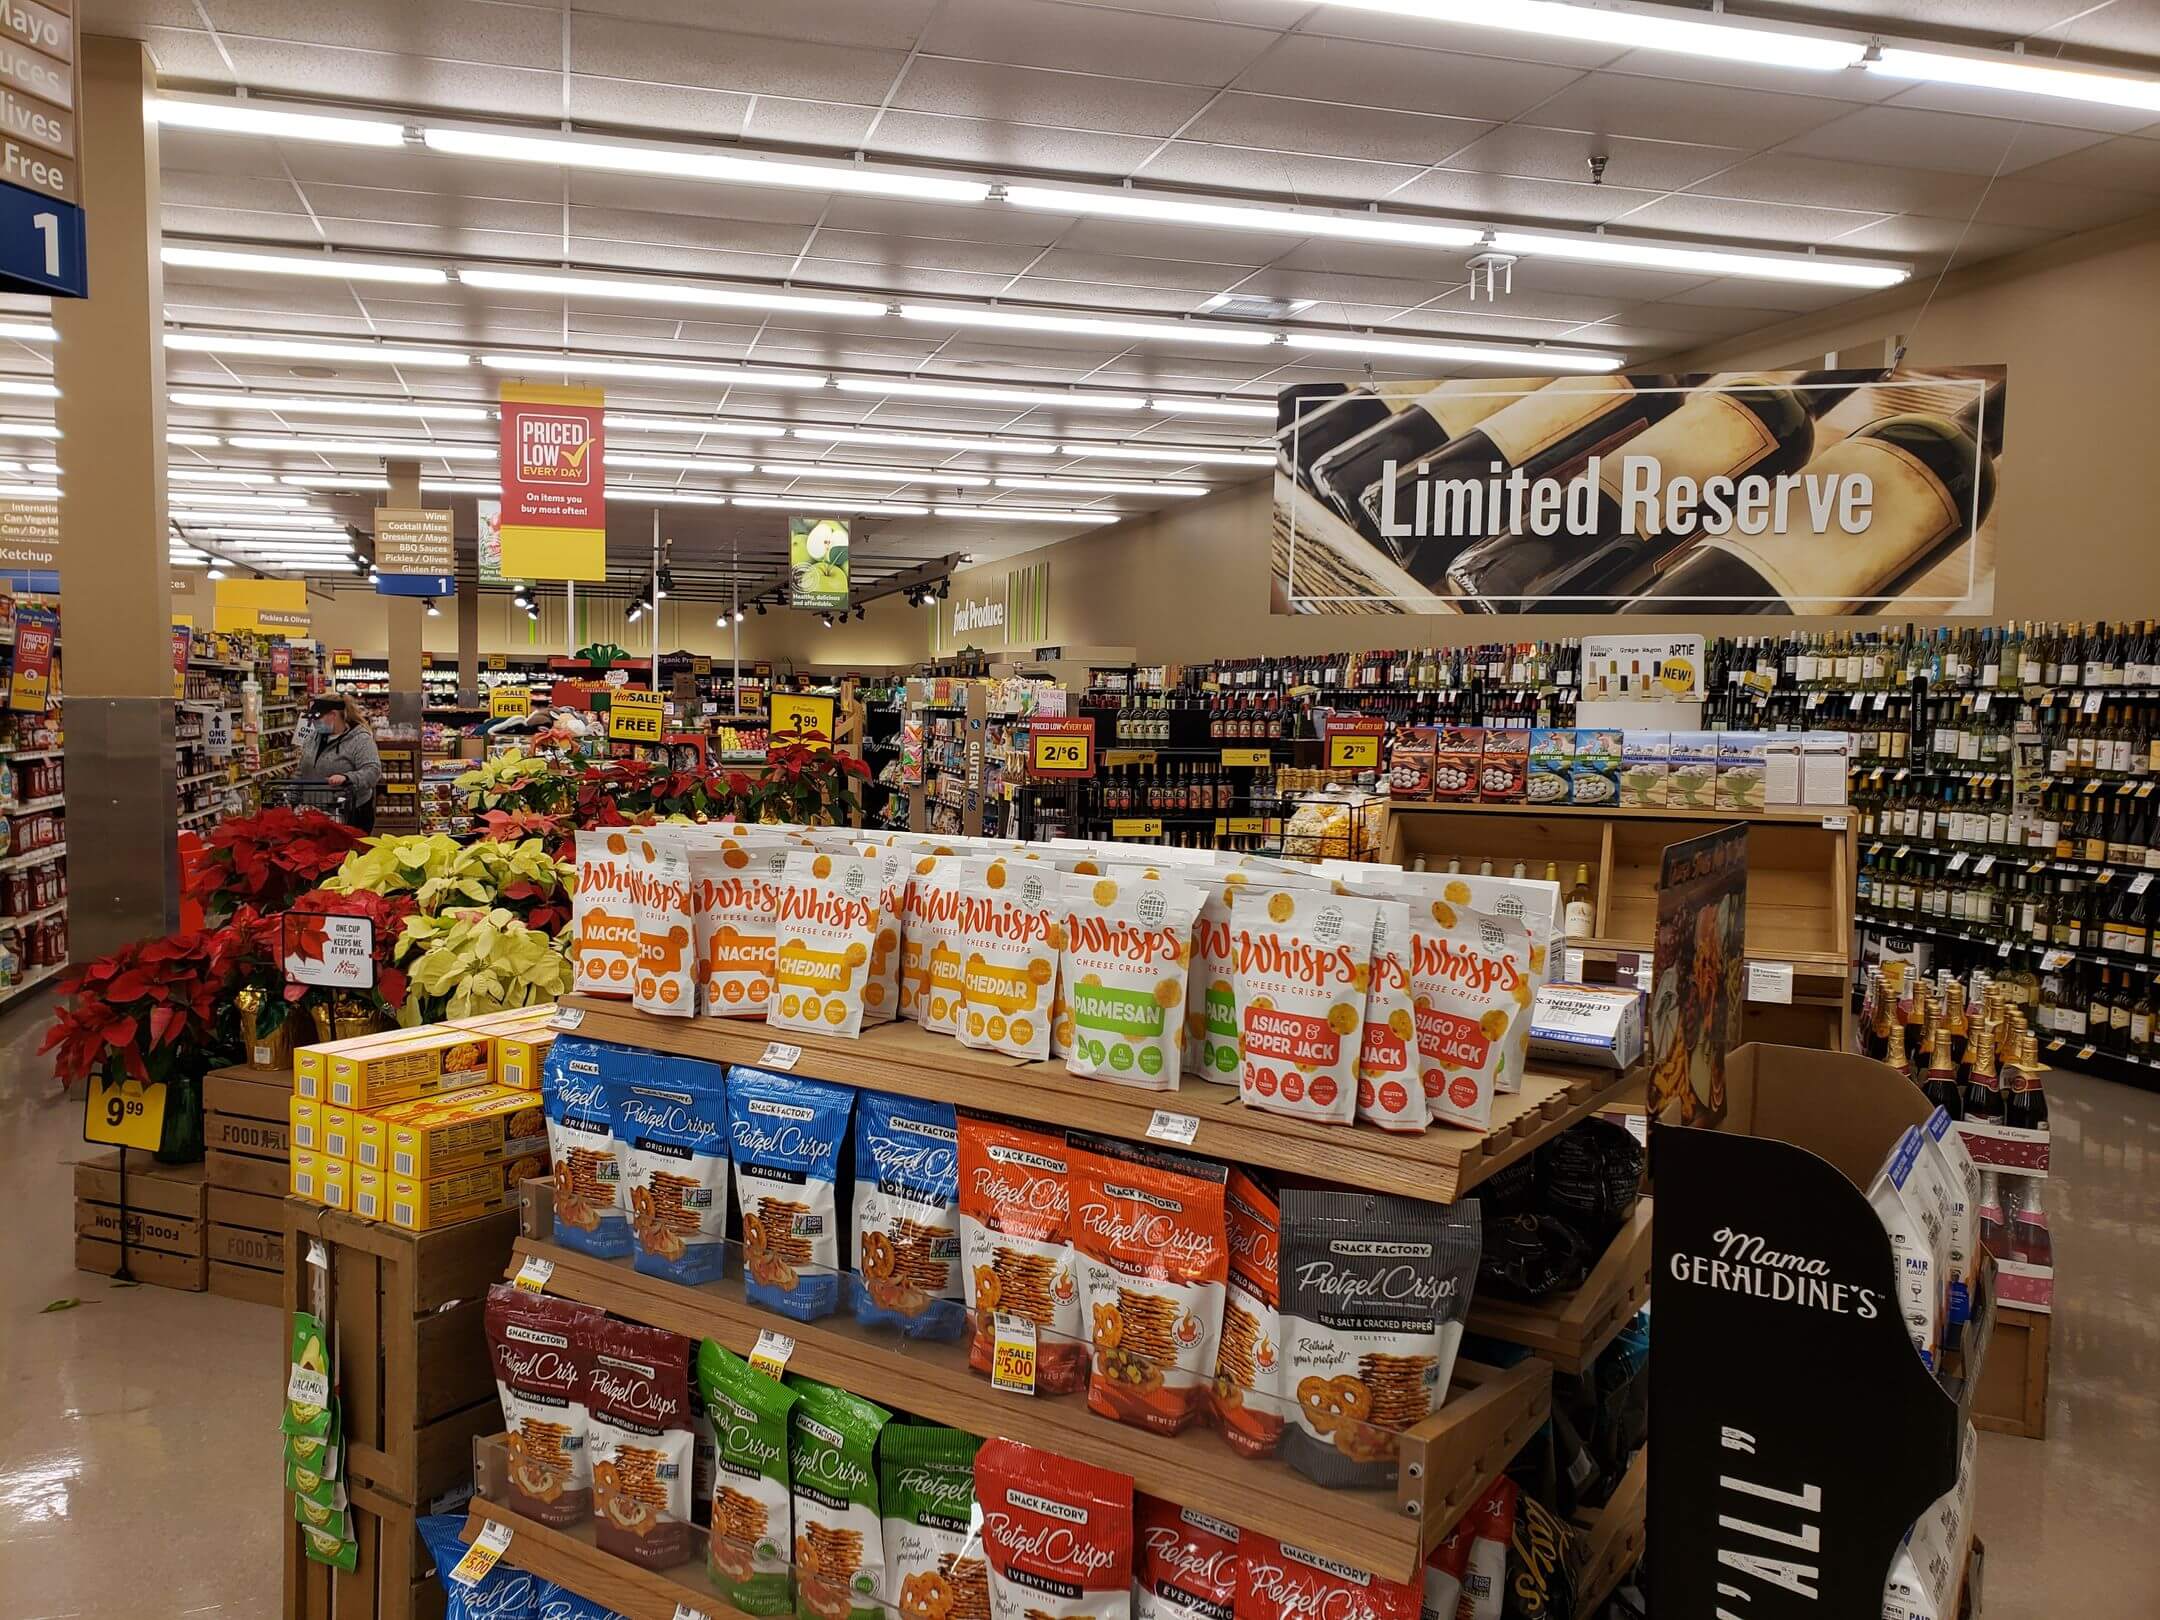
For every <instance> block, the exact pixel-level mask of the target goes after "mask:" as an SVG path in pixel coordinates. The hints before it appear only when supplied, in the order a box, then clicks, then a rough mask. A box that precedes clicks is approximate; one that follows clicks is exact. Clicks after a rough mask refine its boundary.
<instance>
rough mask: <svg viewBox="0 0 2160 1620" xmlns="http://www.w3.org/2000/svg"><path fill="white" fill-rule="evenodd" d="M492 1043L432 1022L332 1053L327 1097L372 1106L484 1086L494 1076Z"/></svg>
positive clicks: (336, 1102) (339, 1104) (335, 1103)
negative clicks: (381, 1039)
mask: <svg viewBox="0 0 2160 1620" xmlns="http://www.w3.org/2000/svg"><path fill="white" fill-rule="evenodd" d="M491 1046H492V1043H491V1042H490V1041H489V1039H488V1038H487V1037H486V1036H484V1035H475V1034H473V1033H472V1032H471V1031H470V1030H463V1029H456V1028H453V1027H451V1026H449V1025H437V1026H435V1027H433V1028H428V1029H411V1030H403V1031H400V1032H399V1033H398V1034H397V1035H396V1036H394V1037H392V1038H390V1039H387V1040H384V1041H382V1042H381V1043H379V1044H370V1045H367V1046H361V1047H356V1048H354V1049H353V1050H351V1051H348V1052H338V1053H335V1054H334V1055H333V1056H332V1057H331V1060H330V1102H331V1104H332V1105H333V1106H335V1107H338V1108H360V1109H375V1108H381V1107H383V1106H385V1105H387V1104H389V1103H401V1102H411V1101H412V1100H413V1099H414V1098H416V1097H427V1096H433V1095H435V1094H436V1093H438V1092H444V1091H457V1090H459V1089H461V1088H463V1087H465V1086H484V1085H486V1084H487V1083H488V1082H489V1081H491V1080H492V1079H494V1074H493V1072H492V1070H491V1067H490V1063H491V1060H492V1058H493V1057H494V1053H493V1051H492V1050H491ZM325 1123H326V1124H327V1121H326V1122H325Z"/></svg>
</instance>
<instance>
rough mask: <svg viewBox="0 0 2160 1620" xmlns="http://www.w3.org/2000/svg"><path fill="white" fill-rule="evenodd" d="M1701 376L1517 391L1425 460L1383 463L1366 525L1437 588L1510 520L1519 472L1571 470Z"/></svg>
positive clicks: (1654, 416) (1363, 500)
mask: <svg viewBox="0 0 2160 1620" xmlns="http://www.w3.org/2000/svg"><path fill="white" fill-rule="evenodd" d="M1695 380H1698V379H1692V378H1681V377H1670V376H1665V375H1662V374H1652V375H1648V376H1640V377H1629V376H1623V375H1621V374H1620V373H1618V372H1614V373H1613V374H1612V375H1610V376H1605V377H1564V378H1561V379H1560V380H1559V381H1557V382H1553V383H1549V384H1547V385H1546V386H1545V387H1543V388H1540V389H1539V390H1537V392H1535V393H1533V394H1525V395H1523V396H1521V397H1520V398H1517V399H1513V400H1510V401H1508V402H1507V403H1506V404H1505V406H1504V407H1503V408H1502V409H1500V410H1497V411H1495V412H1493V414H1492V415H1490V416H1488V417H1487V418H1485V420H1484V421H1482V422H1480V423H1478V424H1477V425H1476V426H1475V427H1472V428H1471V429H1470V430H1469V431H1468V432H1466V433H1463V434H1462V435H1461V436H1459V437H1457V438H1453V439H1450V440H1449V441H1448V443H1447V444H1446V445H1444V446H1443V447H1442V448H1440V449H1439V450H1437V451H1435V452H1434V453H1433V454H1432V455H1430V456H1428V457H1426V458H1425V459H1424V460H1423V461H1420V462H1416V463H1414V464H1412V465H1410V466H1408V467H1405V466H1403V465H1402V464H1400V463H1397V464H1396V465H1395V466H1394V467H1393V469H1392V470H1390V469H1389V468H1387V467H1386V466H1384V465H1383V467H1382V468H1381V476H1380V478H1379V481H1378V482H1376V483H1374V484H1373V485H1372V486H1370V487H1369V488H1367V489H1365V490H1363V491H1362V492H1360V493H1359V495H1358V497H1357V500H1358V505H1359V506H1360V508H1362V509H1363V512H1364V516H1365V520H1366V522H1365V523H1363V524H1360V528H1361V530H1362V531H1363V532H1365V533H1366V534H1367V535H1368V536H1369V537H1371V538H1373V539H1374V540H1375V541H1376V542H1377V543H1378V544H1380V545H1381V546H1383V547H1385V548H1387V549H1388V550H1389V551H1390V552H1392V553H1393V555H1394V559H1395V561H1397V562H1398V563H1400V564H1401V565H1402V566H1403V568H1404V569H1406V570H1407V571H1408V572H1409V573H1410V574H1411V575H1412V576H1413V577H1414V578H1416V579H1417V580H1419V581H1420V582H1421V583H1423V584H1424V585H1425V586H1426V588H1427V589H1428V590H1431V591H1434V592H1435V593H1438V592H1439V591H1440V590H1441V589H1442V585H1441V581H1442V580H1443V579H1444V578H1445V577H1446V574H1447V566H1448V564H1449V563H1451V562H1453V561H1454V560H1455V556H1456V553H1458V552H1460V551H1461V550H1463V548H1464V547H1466V546H1470V545H1474V544H1476V543H1477V542H1478V541H1480V540H1483V539H1485V538H1487V537H1488V536H1490V535H1493V534H1497V533H1501V532H1503V531H1504V530H1505V529H1506V528H1507V527H1508V522H1507V518H1506V516H1505V515H1504V507H1503V503H1502V500H1501V494H1500V492H1501V491H1504V490H1505V488H1506V486H1507V485H1508V484H1509V483H1510V482H1511V481H1519V480H1522V479H1527V480H1528V481H1529V482H1531V483H1536V482H1538V481H1540V480H1543V479H1548V478H1558V479H1562V480H1565V479H1567V478H1570V477H1573V476H1574V474H1575V473H1576V472H1578V471H1580V470H1581V468H1582V467H1583V465H1584V464H1585V463H1586V462H1587V461H1588V459H1589V458H1590V457H1591V456H1593V455H1597V454H1600V453H1604V452H1610V451H1612V450H1615V449H1617V448H1619V446H1620V445H1622V444H1624V443H1626V442H1627V441H1628V440H1629V439H1631V438H1633V437H1634V436H1635V435H1636V434H1637V433H1640V432H1641V431H1642V430H1643V429H1644V428H1646V427H1648V426H1649V425H1650V424H1651V423H1652V422H1656V421H1659V420H1661V419H1662V418H1664V417H1667V416H1670V415H1671V414H1672V413H1673V412H1674V411H1676V410H1678V409H1679V408H1680V405H1681V403H1682V401H1684V400H1685V399H1686V398H1687V397H1688V396H1687V394H1686V393H1685V392H1683V391H1682V390H1683V389H1684V387H1685V385H1686V384H1687V383H1688V382H1690V381H1695ZM1495 508H1502V510H1497V511H1496V510H1495ZM1367 524H1369V525H1370V527H1367V526H1366V525H1367Z"/></svg>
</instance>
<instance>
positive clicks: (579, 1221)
mask: <svg viewBox="0 0 2160 1620" xmlns="http://www.w3.org/2000/svg"><path fill="white" fill-rule="evenodd" d="M646 1056H647V1054H645V1053H643V1052H637V1051H632V1050H631V1049H630V1048H629V1047H626V1046H610V1045H609V1044H608V1043H607V1042H605V1041H591V1040H580V1039H578V1038H576V1037H575V1036H570V1035H562V1036H558V1037H557V1038H556V1041H555V1044H554V1045H553V1046H552V1047H550V1048H549V1049H548V1056H547V1063H546V1065H545V1067H544V1068H543V1069H542V1071H541V1073H542V1089H543V1091H544V1092H545V1093H546V1096H545V1099H544V1100H545V1101H546V1103H547V1129H548V1154H549V1156H550V1158H551V1159H552V1160H553V1162H554V1165H555V1176H554V1179H555V1241H556V1242H557V1243H560V1244H562V1245H563V1246H564V1247H565V1248H570V1249H576V1250H578V1251H579V1252H580V1253H581V1254H591V1255H598V1256H599V1257H601V1258H602V1259H605V1260H614V1259H619V1258H620V1257H622V1256H623V1255H626V1254H628V1253H629V1252H630V1207H629V1202H628V1200H627V1199H626V1198H625V1196H624V1189H623V1153H622V1147H621V1144H620V1143H618V1142H617V1141H616V1140H615V1110H614V1106H613V1104H612V1101H611V1099H610V1096H609V1090H608V1087H609V1083H610V1082H611V1081H614V1080H620V1079H625V1078H627V1077H629V1076H630V1075H632V1074H634V1073H635V1072H636V1071H637V1068H638V1065H639V1064H640V1063H641V1062H642V1061H643V1060H644V1058H645V1057H646Z"/></svg>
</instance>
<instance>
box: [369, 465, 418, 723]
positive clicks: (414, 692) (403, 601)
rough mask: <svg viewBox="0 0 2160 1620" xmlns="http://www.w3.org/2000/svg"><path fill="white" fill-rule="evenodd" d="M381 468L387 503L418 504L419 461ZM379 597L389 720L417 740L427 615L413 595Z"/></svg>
mask: <svg viewBox="0 0 2160 1620" xmlns="http://www.w3.org/2000/svg"><path fill="white" fill-rule="evenodd" d="M383 470H384V472H385V474H386V475H387V476H388V478H389V481H390V492H389V495H388V496H387V497H386V501H387V504H389V505H391V506H395V507H416V506H418V505H419V504H420V463H419V462H417V461H390V462H385V463H384V464H383ZM380 600H381V602H382V604H383V606H384V608H385V609H386V610H387V611H388V613H389V616H390V640H389V644H388V650H389V653H390V724H391V725H393V726H398V727H405V726H410V727H411V728H412V732H413V738H414V741H415V743H416V744H417V742H418V740H419V736H420V711H421V710H422V709H424V708H426V707H427V682H426V681H425V680H423V679H422V678H421V675H420V627H421V625H422V623H423V622H424V621H425V620H426V618H427V609H426V607H425V606H423V605H422V603H421V600H420V598H419V597H417V596H385V597H382V598H380Z"/></svg>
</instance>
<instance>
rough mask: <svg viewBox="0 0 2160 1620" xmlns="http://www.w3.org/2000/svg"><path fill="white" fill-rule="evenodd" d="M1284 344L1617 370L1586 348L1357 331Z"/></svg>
mask: <svg viewBox="0 0 2160 1620" xmlns="http://www.w3.org/2000/svg"><path fill="white" fill-rule="evenodd" d="M1283 341H1284V342H1285V343H1287V344H1288V345H1289V346H1290V347H1291V348H1293V349H1313V350H1318V351H1320V352H1322V353H1326V354H1379V355H1401V356H1403V357H1405V358H1407V359H1413V360H1451V361H1459V362H1462V363H1464V364H1467V365H1515V364H1521V365H1527V366H1536V367H1538V368H1540V369H1541V370H1546V371H1618V370H1619V369H1620V367H1621V365H1622V364H1623V362H1622V360H1621V358H1620V356H1618V355H1617V354H1598V353H1595V352H1593V351H1591V350H1588V349H1543V348H1538V347H1536V346H1535V345H1532V344H1528V343H1522V344H1498V343H1495V344H1479V343H1445V342H1436V341H1433V340H1431V339H1428V338H1393V337H1379V336H1371V337H1368V336H1366V335H1364V334H1362V333H1357V332H1344V333H1340V334H1337V333H1334V332H1289V333H1285V334H1284V337H1283Z"/></svg>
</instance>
